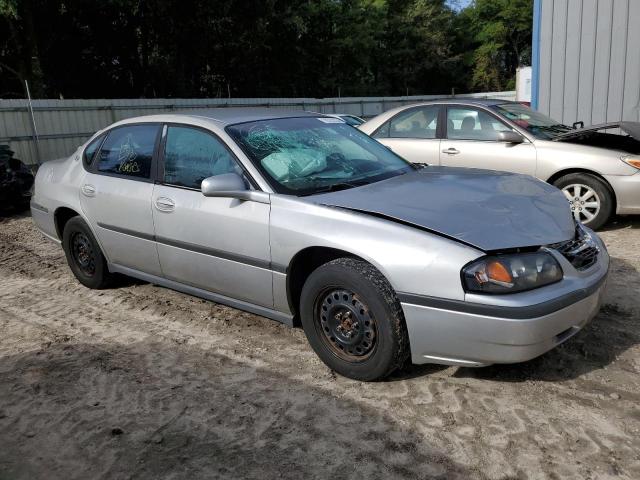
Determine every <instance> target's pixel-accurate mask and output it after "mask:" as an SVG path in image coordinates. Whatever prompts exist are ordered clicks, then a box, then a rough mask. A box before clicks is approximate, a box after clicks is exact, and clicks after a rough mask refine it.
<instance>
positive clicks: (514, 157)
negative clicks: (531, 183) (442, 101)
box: [440, 105, 536, 175]
mask: <svg viewBox="0 0 640 480" xmlns="http://www.w3.org/2000/svg"><path fill="white" fill-rule="evenodd" d="M501 131H512V128H511V127H509V126H508V125H506V124H505V123H503V122H502V121H501V120H499V119H498V118H497V117H495V116H494V115H492V114H490V113H488V112H487V111H485V110H482V109H479V108H476V107H467V106H464V105H460V106H458V105H455V106H448V107H447V128H446V132H447V134H446V138H444V139H443V140H442V142H441V143H440V146H441V151H440V164H441V165H444V166H448V167H467V168H486V169H489V170H502V171H505V172H515V173H524V174H527V175H535V173H536V148H535V147H534V146H533V144H532V143H531V142H529V141H528V140H526V139H524V142H522V143H518V144H514V143H507V142H503V141H500V140H499V137H498V133H499V132H501Z"/></svg>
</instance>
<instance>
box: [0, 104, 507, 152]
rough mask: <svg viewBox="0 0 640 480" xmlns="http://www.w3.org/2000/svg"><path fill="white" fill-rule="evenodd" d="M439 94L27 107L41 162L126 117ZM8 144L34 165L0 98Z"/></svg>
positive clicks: (20, 114)
mask: <svg viewBox="0 0 640 480" xmlns="http://www.w3.org/2000/svg"><path fill="white" fill-rule="evenodd" d="M470 96H474V97H481V98H488V97H491V98H504V99H506V100H513V99H515V92H487V93H477V94H472V95H470ZM442 97H443V96H442V95H427V96H411V97H362V98H359V97H350V98H324V99H317V98H235V99H114V100H34V101H33V110H34V117H35V123H36V127H37V131H38V138H39V142H38V145H39V152H40V159H41V161H46V160H51V159H55V158H61V157H65V156H68V155H70V154H71V153H73V152H74V151H75V149H76V148H77V147H78V146H79V145H81V144H82V143H84V141H85V140H86V139H87V138H88V137H90V136H91V135H93V133H94V132H96V131H97V130H100V129H101V128H103V127H106V126H107V125H109V124H111V123H113V122H116V121H118V120H122V119H125V118H129V117H135V116H139V115H149V114H153V113H162V112H170V111H173V112H176V111H188V110H192V109H202V108H214V107H230V106H236V107H237V106H245V107H247V106H254V107H255V106H262V107H278V108H285V109H292V110H308V111H315V112H322V113H351V114H354V115H358V116H361V117H364V118H368V117H373V116H375V115H378V114H379V113H382V112H384V111H385V110H389V109H391V108H394V107H397V106H400V105H405V104H409V103H416V102H420V101H424V100H430V99H434V98H442ZM5 143H8V144H9V145H10V146H11V149H12V150H14V151H15V152H16V157H17V158H20V159H21V160H23V161H24V162H25V163H27V164H34V163H37V162H36V160H37V155H36V148H35V142H34V140H33V128H32V125H31V117H30V115H29V109H28V104H27V101H26V100H0V144H5Z"/></svg>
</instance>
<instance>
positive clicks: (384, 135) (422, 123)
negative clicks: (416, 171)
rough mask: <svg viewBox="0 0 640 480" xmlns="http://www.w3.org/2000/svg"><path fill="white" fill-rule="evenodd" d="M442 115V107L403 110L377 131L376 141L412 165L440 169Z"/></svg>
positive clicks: (430, 106)
mask: <svg viewBox="0 0 640 480" xmlns="http://www.w3.org/2000/svg"><path fill="white" fill-rule="evenodd" d="M439 113H440V106H439V105H423V106H420V107H413V108H409V109H407V110H403V111H402V112H400V113H398V114H397V115H395V116H394V117H392V118H391V119H390V120H389V121H387V122H386V123H384V124H383V125H382V126H381V127H380V128H378V130H376V131H375V132H374V134H373V138H375V139H376V140H378V141H379V142H381V143H383V144H384V145H386V146H388V147H389V148H390V149H391V150H393V151H394V152H395V153H397V154H398V155H400V156H401V157H402V158H404V159H405V160H408V161H409V162H413V163H428V164H430V165H437V164H438V161H439V152H440V139H439V138H438V136H439V135H438V118H439Z"/></svg>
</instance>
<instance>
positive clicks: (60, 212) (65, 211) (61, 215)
mask: <svg viewBox="0 0 640 480" xmlns="http://www.w3.org/2000/svg"><path fill="white" fill-rule="evenodd" d="M77 216H80V213H79V212H77V211H75V210H74V209H72V208H69V207H58V208H57V209H56V211H55V212H54V214H53V221H54V224H55V226H56V234H57V235H58V238H59V239H60V240H62V233H63V232H64V227H65V225H66V224H67V222H68V221H69V220H71V219H72V218H73V217H77Z"/></svg>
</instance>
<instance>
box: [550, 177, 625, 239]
mask: <svg viewBox="0 0 640 480" xmlns="http://www.w3.org/2000/svg"><path fill="white" fill-rule="evenodd" d="M553 184H554V185H555V186H556V187H558V188H559V189H560V190H562V193H564V196H565V197H566V198H567V200H568V201H569V207H570V208H571V213H572V214H573V216H574V218H575V219H576V220H577V221H579V222H581V223H583V224H584V225H586V226H587V227H589V228H592V229H594V230H596V229H598V228H600V227H602V226H603V225H604V224H605V223H607V220H609V218H610V217H611V214H612V213H613V204H614V200H613V193H612V192H611V189H610V188H609V186H608V185H606V184H605V183H604V182H603V181H602V180H600V179H599V178H598V177H596V176H595V175H591V174H588V173H570V174H568V175H564V176H562V177H560V178H559V179H557V180H556V181H555V182H553Z"/></svg>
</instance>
